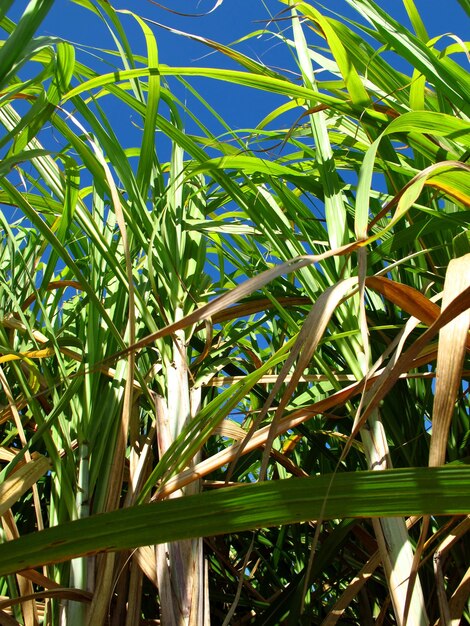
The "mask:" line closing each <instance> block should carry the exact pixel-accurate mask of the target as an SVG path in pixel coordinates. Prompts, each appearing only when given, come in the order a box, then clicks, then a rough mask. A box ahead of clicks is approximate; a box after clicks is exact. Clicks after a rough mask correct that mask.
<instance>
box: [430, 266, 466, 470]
mask: <svg viewBox="0 0 470 626" xmlns="http://www.w3.org/2000/svg"><path fill="white" fill-rule="evenodd" d="M469 287H470V254H466V255H465V256H463V257H459V258H458V259H452V261H451V262H450V263H449V267H448V268H447V273H446V279H445V283H444V293H443V297H442V311H445V310H446V309H447V308H448V307H449V306H451V304H452V301H453V300H454V299H455V298H456V297H457V296H459V295H460V294H461V293H462V292H464V291H465V289H468V288H469ZM469 326H470V308H467V310H466V311H463V312H462V313H460V315H457V316H456V317H454V318H453V319H452V320H451V321H450V322H449V323H448V324H446V325H445V326H444V327H443V328H442V329H441V330H440V331H439V345H438V350H437V365H436V392H435V395H434V405H433V414H432V433H431V445H430V450H429V465H430V466H436V465H443V464H444V463H445V456H446V448H447V437H448V433H449V428H450V424H451V422H452V416H453V415H454V411H455V402H456V399H457V395H458V391H459V388H460V385H461V382H462V367H463V362H464V357H465V348H466V342H467V340H468V329H469Z"/></svg>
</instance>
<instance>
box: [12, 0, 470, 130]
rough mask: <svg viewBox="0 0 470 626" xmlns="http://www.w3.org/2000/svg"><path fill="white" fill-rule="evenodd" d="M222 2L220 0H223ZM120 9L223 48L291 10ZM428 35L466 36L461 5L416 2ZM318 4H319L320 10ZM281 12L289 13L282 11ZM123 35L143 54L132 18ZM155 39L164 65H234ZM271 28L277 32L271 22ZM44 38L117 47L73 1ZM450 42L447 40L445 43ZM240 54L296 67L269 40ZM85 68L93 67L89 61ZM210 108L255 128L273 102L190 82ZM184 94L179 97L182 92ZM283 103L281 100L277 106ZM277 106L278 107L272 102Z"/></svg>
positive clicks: (232, 4) (59, 3)
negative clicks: (185, 15)
mask: <svg viewBox="0 0 470 626" xmlns="http://www.w3.org/2000/svg"><path fill="white" fill-rule="evenodd" d="M219 2H220V0H219ZM24 4H25V3H24V2H18V1H17V2H15V3H14V10H13V11H15V10H16V11H18V10H20V9H22V8H23V7H24ZM111 4H112V5H113V6H114V7H116V8H121V9H124V8H125V9H129V10H132V11H134V12H135V13H137V14H139V15H141V16H144V17H146V18H149V19H151V20H154V21H155V22H160V23H164V24H166V25H168V26H170V27H172V28H175V29H180V30H184V31H187V32H190V33H194V34H197V35H200V36H203V37H207V38H211V39H214V40H216V41H219V42H221V43H223V44H229V43H232V42H233V41H235V40H237V39H238V38H240V37H243V36H245V35H247V34H248V33H250V32H252V31H254V30H257V29H262V28H263V27H264V26H265V25H266V23H267V21H268V20H269V19H270V17H271V16H279V17H282V15H279V14H280V13H281V12H282V11H283V10H284V9H285V7H286V5H284V4H282V3H281V2H279V1H278V0H223V1H222V2H221V3H220V6H218V7H217V8H216V9H215V10H214V11H213V12H212V13H209V14H207V15H205V16H204V17H182V16H178V15H175V14H173V13H171V12H169V11H166V10H164V9H162V8H159V6H157V4H156V3H152V2H151V0H111ZM160 4H164V5H166V6H169V7H170V8H171V9H172V10H173V11H180V12H182V13H192V14H198V13H199V14H202V13H207V12H208V11H210V9H211V8H213V7H214V5H215V4H216V0H161V3H160ZM379 4H380V5H381V6H383V7H384V8H386V9H387V11H389V12H390V13H391V14H392V15H393V16H394V17H396V19H398V20H400V21H403V22H404V23H405V24H407V25H408V18H407V16H406V12H405V10H404V8H403V3H402V1H401V0H379ZM324 5H325V6H328V9H329V10H331V11H337V12H339V13H341V14H346V15H347V14H349V15H350V16H353V17H354V19H356V20H357V13H356V12H355V11H353V10H351V8H350V7H349V6H348V5H347V2H346V1H345V0H328V1H325V2H324ZM416 5H417V7H418V10H419V11H420V13H421V15H422V16H423V19H424V21H425V24H426V26H427V28H428V32H429V34H430V36H436V35H439V34H443V33H449V32H452V33H454V34H456V35H458V36H460V37H461V38H465V37H466V35H467V34H468V31H469V29H468V26H469V20H468V18H467V16H466V15H465V13H464V12H463V10H462V9H461V8H460V6H459V4H458V2H457V0H447V1H446V0H416ZM316 6H318V4H317V5H316ZM284 15H286V14H285V13H284ZM123 23H124V25H125V28H126V32H127V33H128V34H129V37H130V39H131V42H132V46H133V48H134V50H137V51H140V52H142V53H143V52H144V50H145V42H144V39H143V36H142V32H141V31H140V29H139V27H138V26H137V24H136V23H135V21H134V20H133V19H132V18H131V17H129V16H123ZM278 23H279V27H280V28H285V26H286V25H287V23H286V22H283V21H280V22H278ZM152 28H153V30H154V32H155V34H156V37H157V41H158V46H159V54H160V60H161V62H162V63H166V64H168V65H176V66H181V65H215V66H217V67H224V66H226V67H233V68H235V67H236V66H235V65H233V64H232V65H230V61H228V60H227V59H226V58H224V57H222V55H220V54H210V52H209V50H208V49H207V48H205V47H204V46H203V45H202V44H198V43H196V42H192V41H189V40H187V39H185V38H184V37H179V36H176V35H174V34H171V33H169V32H167V31H165V30H163V29H161V28H159V27H157V26H152ZM271 29H273V30H274V29H275V27H273V26H272V25H271ZM41 33H42V34H48V35H56V36H61V37H64V38H65V39H67V40H70V41H72V42H76V43H80V44H84V45H89V46H95V47H96V46H98V47H99V46H101V47H104V48H105V47H109V48H112V47H113V44H112V40H111V38H110V37H109V36H108V34H107V33H106V30H105V27H104V26H103V24H102V22H100V20H99V19H98V18H95V17H94V16H93V15H92V14H91V13H90V12H89V11H87V10H85V9H83V8H82V7H80V6H78V5H76V4H74V3H73V2H71V0H56V2H55V4H54V7H53V9H52V10H51V12H50V14H49V16H48V17H47V19H46V21H45V22H44V23H43V27H42V29H41ZM449 43H451V41H450V40H449V39H447V40H446V45H448V44H449ZM238 49H239V50H241V51H243V52H245V53H246V54H248V55H250V56H253V57H254V58H258V59H259V60H261V61H262V62H263V63H265V64H266V65H269V66H271V67H276V66H278V67H283V68H285V67H289V66H290V67H291V69H293V64H292V60H291V59H290V58H289V54H288V52H287V50H286V46H285V45H284V44H282V43H280V42H279V41H278V40H276V39H274V38H272V37H267V36H264V37H260V38H258V39H250V40H248V41H247V42H246V43H245V44H242V45H240V46H238ZM86 62H87V63H91V61H90V60H89V59H88V60H87V61H86ZM191 82H192V84H193V85H195V86H197V88H199V89H200V90H201V92H202V93H203V95H204V96H205V97H206V98H207V99H208V100H209V101H210V103H211V104H212V105H213V106H214V107H215V108H216V109H217V111H218V112H219V113H221V114H222V115H223V116H224V117H225V118H226V119H227V121H228V122H229V124H231V125H233V126H235V127H237V126H238V127H253V126H255V125H256V124H257V122H258V121H259V120H260V119H262V117H263V116H264V114H265V113H267V112H268V111H270V110H272V108H273V106H275V103H276V102H275V100H273V98H269V97H268V98H267V96H266V93H263V92H257V91H255V90H249V89H241V88H236V87H231V86H227V85H223V86H222V85H221V83H219V82H216V81H210V80H192V81H191ZM179 95H183V96H184V94H181V92H179ZM280 102H281V100H279V103H280ZM273 103H274V104H273Z"/></svg>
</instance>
